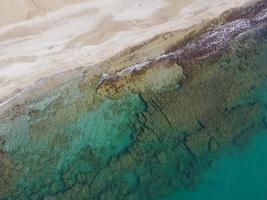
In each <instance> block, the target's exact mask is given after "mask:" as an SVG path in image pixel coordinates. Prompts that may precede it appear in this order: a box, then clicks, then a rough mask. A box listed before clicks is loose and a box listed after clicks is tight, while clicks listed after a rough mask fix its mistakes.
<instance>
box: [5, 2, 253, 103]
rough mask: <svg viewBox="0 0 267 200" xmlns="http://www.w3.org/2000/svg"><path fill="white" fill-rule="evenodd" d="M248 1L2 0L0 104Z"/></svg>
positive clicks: (91, 67) (97, 65)
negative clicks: (51, 78) (54, 78)
mask: <svg viewBox="0 0 267 200" xmlns="http://www.w3.org/2000/svg"><path fill="white" fill-rule="evenodd" d="M248 1H249V0H222V1H213V0H202V1H201V0H190V1H182V0H147V1H141V0H140V1H139V0H136V1H131V0H124V1H121V0H87V1H86V0H56V1H54V0H43V1H39V0H14V1H12V2H11V1H9V0H3V1H1V3H0V103H1V105H5V104H6V103H7V102H9V101H10V99H12V98H14V95H19V94H20V93H22V91H23V89H24V88H26V87H28V86H31V85H33V84H36V82H37V81H38V80H40V79H42V78H44V77H49V76H53V75H55V74H59V73H64V72H66V71H70V70H73V69H78V68H82V69H87V70H88V69H89V70H90V69H93V68H94V67H99V66H100V67H101V65H99V63H102V62H103V61H105V60H107V59H109V58H111V57H112V56H114V55H116V54H118V53H119V52H121V51H122V50H124V49H125V48H129V47H131V46H134V45H136V44H139V43H141V42H143V41H146V40H147V39H149V38H152V37H153V36H155V35H157V34H160V33H164V32H169V31H174V30H182V29H186V28H188V27H191V26H192V25H195V24H199V23H201V22H204V21H208V20H210V19H212V18H215V17H217V16H218V15H220V14H221V13H222V12H224V11H226V10H228V9H230V8H234V7H240V6H242V5H243V4H245V3H247V2H248ZM144 56H148V57H149V56H150V55H144ZM133 64H134V63H133ZM92 73H93V72H92ZM61 78H62V77H61ZM63 79H64V78H63Z"/></svg>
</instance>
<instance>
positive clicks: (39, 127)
mask: <svg viewBox="0 0 267 200" xmlns="http://www.w3.org/2000/svg"><path fill="white" fill-rule="evenodd" d="M266 35H267V33H266ZM266 35H265V36H266ZM234 47H235V48H236V46H234ZM235 48H233V49H235ZM266 55H267V43H265V44H263V45H257V46H256V47H255V46H253V48H251V49H249V48H247V49H246V50H244V52H243V51H242V49H241V50H240V49H238V48H237V50H233V52H231V53H229V54H227V53H226V54H225V55H223V56H222V59H220V60H219V61H218V62H217V63H212V64H210V63H205V64H204V65H202V67H203V69H202V70H201V73H200V74H199V76H196V77H195V78H194V79H193V80H192V81H191V82H190V81H188V82H187V84H184V85H181V86H179V85H177V87H176V88H174V89H173V90H168V91H161V92H160V93H158V94H142V95H143V96H142V95H141V94H130V95H128V96H126V97H122V98H119V99H115V100H110V99H105V100H104V101H103V102H102V101H101V103H100V104H99V105H98V106H96V107H95V108H94V109H91V110H90V109H89V111H88V110H87V111H86V112H81V113H79V115H78V118H77V119H76V118H75V120H74V121H72V122H69V123H66V122H64V123H63V122H62V121H63V120H62V121H61V119H63V118H64V115H71V114H72V113H71V109H70V110H68V109H66V110H67V111H66V112H65V110H64V108H61V109H62V110H57V112H55V113H53V112H52V114H51V115H48V117H47V118H40V119H38V120H35V121H34V120H33V121H32V123H31V124H27V119H22V120H20V121H18V124H19V125H21V127H23V126H25V127H26V128H25V129H22V128H20V126H13V127H12V128H11V130H12V135H14V138H11V139H12V140H11V142H10V143H12V142H13V143H12V144H13V146H12V148H6V149H7V152H8V154H7V155H8V156H9V157H7V159H6V160H4V161H5V162H3V163H2V160H0V164H1V165H0V167H1V168H0V169H1V171H0V172H1V174H0V178H2V180H1V179H0V184H1V185H0V186H1V187H0V199H11V200H13V199H36V200H37V199H38V200H39V199H46V200H48V199H49V200H52V199H64V200H65V199H85V200H87V199H97V200H98V199H101V200H104V199H108V200H109V199H111V200H113V199H116V200H117V199H121V200H126V199H129V200H136V199H138V200H139V199H141V200H148V199H165V200H166V199H168V200H169V199H170V200H175V199H182V200H193V199H208V200H213V199H218V200H225V199H226V200H228V199H229V200H231V199H244V200H250V199H251V200H254V199H256V200H264V199H267V173H266V166H267V148H266V147H267V130H265V129H266V124H267V121H266V119H267V90H266V88H267V86H266V84H267V70H265V69H266ZM248 58H249V59H248ZM199 77H200V78H199ZM195 80H196V82H194V81H195ZM231 81H232V82H231ZM224 94H225V95H224ZM149 95H150V96H149ZM61 103H62V102H61ZM74 107H75V106H74ZM84 110H86V109H84ZM48 111H49V110H48ZM61 111H62V113H63V114H58V113H61ZM57 114H58V116H59V117H58V116H57ZM28 117H29V116H27V118H28ZM42 120H43V121H42ZM50 126H51V127H50ZM212 137H213V138H212ZM217 138H218V139H217ZM0 139H1V138H0ZM216 140H218V141H219V142H217V141H216ZM233 141H238V144H239V145H233V144H234V143H235V142H233ZM242 141H243V142H242ZM244 141H245V142H244ZM247 141H249V142H247ZM218 143H219V144H220V145H221V146H220V145H219V144H218ZM241 143H242V145H240V144H241ZM18 144H19V145H18ZM4 145H6V146H7V147H8V145H9V143H8V142H7V143H5V144H4ZM219 147H222V148H220V150H218V148H219ZM216 150H218V151H216ZM0 153H1V152H0ZM0 155H1V154H0ZM214 156H215V157H214ZM211 163H212V164H211ZM5 187H6V188H5ZM3 188H4V189H3ZM2 191H4V192H5V196H1V195H2V194H1V192H2Z"/></svg>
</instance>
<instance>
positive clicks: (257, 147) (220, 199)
mask: <svg viewBox="0 0 267 200" xmlns="http://www.w3.org/2000/svg"><path fill="white" fill-rule="evenodd" d="M256 134H257V135H256V136H255V137H254V138H253V139H252V140H251V141H250V142H249V143H248V144H246V145H245V146H242V147H232V148H228V149H227V150H224V152H222V154H221V155H220V156H219V157H218V158H217V160H216V161H215V162H214V163H213V166H212V167H211V168H210V169H208V170H207V171H206V172H205V174H204V176H203V180H201V181H200V182H199V183H198V184H197V185H196V186H195V187H194V188H193V189H191V190H186V191H185V190H183V191H181V190H179V191H177V192H175V193H173V194H171V195H169V196H168V197H167V198H164V199H166V200H177V199H182V200H197V199H216V200H228V199H229V200H232V199H233V200H234V199H243V200H254V199H255V200H256V199H257V200H266V199H267V173H266V166H267V130H262V131H260V132H258V133H256Z"/></svg>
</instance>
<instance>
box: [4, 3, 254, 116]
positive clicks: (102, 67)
mask: <svg viewBox="0 0 267 200" xmlns="http://www.w3.org/2000/svg"><path fill="white" fill-rule="evenodd" d="M251 2H252V1H247V2H246V5H247V4H250V3H251ZM224 12H227V11H224ZM220 14H221V13H220ZM217 17H218V16H216V17H214V18H217ZM214 18H212V19H209V20H208V19H206V21H205V20H204V18H203V20H204V21H202V22H201V23H195V24H194V25H191V26H189V27H188V28H186V29H179V28H175V26H174V27H173V28H172V29H174V30H167V31H165V32H160V31H159V33H158V34H154V36H152V37H151V38H150V39H143V40H144V41H142V42H137V43H135V44H131V45H129V46H126V47H125V48H124V49H121V50H120V51H119V52H118V53H116V54H115V55H113V56H110V57H109V58H106V59H104V61H101V62H98V63H97V64H93V65H90V64H89V65H88V66H87V65H79V66H80V67H72V68H71V69H68V68H66V69H64V70H63V71H58V72H54V73H52V74H50V75H45V74H44V77H40V78H39V79H36V80H35V81H34V82H32V83H31V84H28V85H27V86H25V87H22V88H17V89H16V90H14V91H11V90H9V94H8V95H2V96H1V99H0V102H1V107H0V110H1V112H2V110H6V108H7V107H10V106H11V105H10V104H12V102H14V101H19V100H18V99H19V98H23V96H27V94H24V92H25V93H31V92H32V90H34V88H43V89H44V90H46V89H45V87H46V83H45V82H51V80H53V79H55V78H56V77H57V76H58V75H59V76H60V77H61V78H60V81H55V82H57V83H56V84H55V85H54V86H53V87H52V88H54V89H55V88H57V87H60V85H64V83H66V82H68V81H70V80H71V79H72V78H71V76H72V73H74V74H77V73H78V74H83V73H86V72H89V71H94V73H95V74H96V75H98V74H101V73H107V74H108V73H113V72H114V71H116V70H118V69H123V68H127V62H128V61H127V59H125V58H124V60H125V61H126V62H123V63H122V65H121V66H120V65H117V66H115V64H116V62H117V60H119V59H118V57H121V56H122V57H125V56H126V57H127V54H128V53H129V54H131V53H130V52H131V51H132V50H134V51H133V52H134V53H133V54H135V52H137V53H136V54H135V55H133V59H130V60H129V62H131V64H133V63H138V61H139V60H140V55H142V53H143V52H146V51H147V50H146V49H145V50H143V52H142V50H140V49H142V47H144V46H149V43H153V41H156V42H157V41H158V40H159V39H158V38H161V39H162V38H163V39H164V37H165V36H166V35H167V37H170V38H172V37H173V35H172V34H177V35H179V32H180V33H181V34H180V36H179V37H180V38H179V39H178V40H177V41H183V39H184V38H185V37H186V35H187V34H190V33H191V32H194V31H198V30H199V29H201V27H203V26H205V25H206V24H208V23H209V22H210V21H212V20H213V19H214ZM175 29H176V30H175ZM177 41H175V42H177ZM162 43H164V42H162ZM166 43H167V42H166ZM171 45H173V41H172V39H170V42H169V43H167V44H165V46H163V47H161V48H159V49H160V50H158V49H157V44H155V45H154V46H155V47H154V52H152V53H150V54H147V55H145V56H144V54H143V55H142V56H141V57H142V58H141V59H143V60H149V59H153V57H155V56H157V55H160V54H161V53H162V52H164V51H166V50H167V49H168V48H170V46H171ZM147 49H149V48H147ZM139 51H140V52H141V53H139ZM114 61H115V62H114ZM110 62H114V63H115V64H113V65H114V66H112V67H107V65H108V64H109V63H110ZM119 63H120V62H119ZM69 64H70V63H69ZM62 76H66V77H70V78H67V80H63V79H64V78H63V77H62ZM80 76H81V75H78V76H77V77H76V76H75V77H76V78H79V77H80ZM40 82H41V84H40ZM22 85H23V84H22ZM50 87H51V86H50ZM47 91H49V87H48V89H47ZM36 92H37V91H36ZM37 93H38V92H37ZM12 94H13V95H12ZM40 95H42V94H41V93H40ZM11 107H12V106H11Z"/></svg>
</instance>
